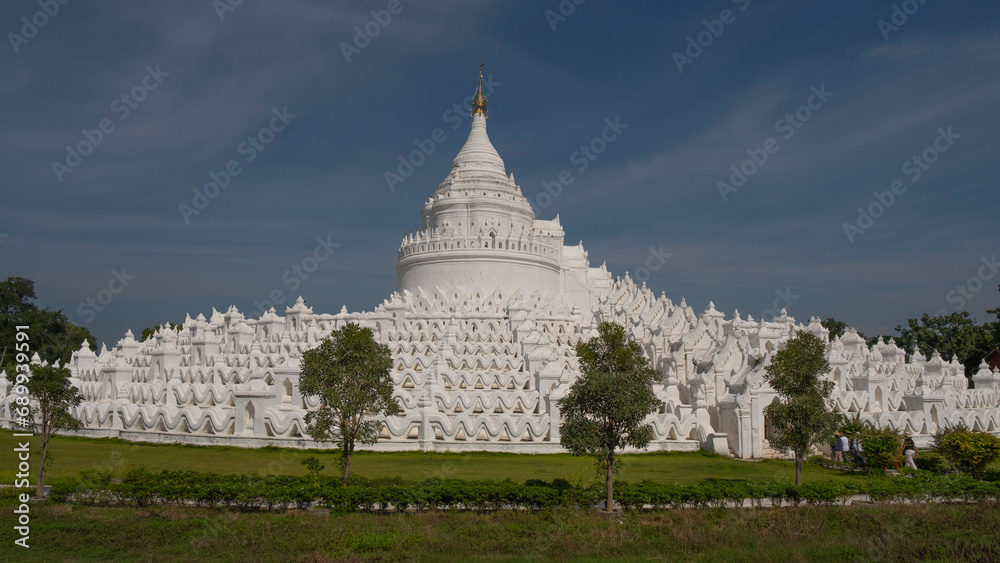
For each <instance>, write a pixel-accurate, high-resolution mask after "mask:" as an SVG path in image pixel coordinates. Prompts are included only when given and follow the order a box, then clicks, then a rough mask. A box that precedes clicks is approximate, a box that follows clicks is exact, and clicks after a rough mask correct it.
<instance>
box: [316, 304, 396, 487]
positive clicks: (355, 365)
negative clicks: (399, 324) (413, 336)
mask: <svg viewBox="0 0 1000 563" xmlns="http://www.w3.org/2000/svg"><path fill="white" fill-rule="evenodd" d="M391 370H392V356H391V355H390V354H389V347H388V346H386V345H385V344H379V343H378V342H375V338H374V336H373V335H372V331H371V329H368V328H361V327H359V326H358V325H357V324H354V323H348V324H346V325H344V326H343V327H341V328H340V329H337V330H335V331H333V332H332V333H331V334H330V336H329V337H328V338H326V339H325V340H323V342H321V343H320V345H319V347H317V348H314V349H312V350H309V351H307V352H305V353H304V354H303V355H302V375H301V379H300V381H299V389H300V390H301V391H302V393H303V394H305V395H315V396H318V397H319V399H320V405H319V408H318V409H317V410H315V411H311V412H309V413H307V414H306V417H305V421H306V429H307V431H308V432H309V435H310V436H312V438H313V439H314V440H316V441H318V442H328V441H332V442H336V443H337V445H338V447H339V449H340V464H341V471H342V474H343V478H344V484H345V485H346V484H347V479H348V478H349V477H350V476H351V457H352V456H353V455H354V446H355V444H374V443H375V442H377V441H378V435H379V432H380V431H381V430H382V426H383V424H384V422H383V421H381V420H372V418H373V417H378V416H392V415H395V414H398V413H399V412H400V410H401V409H400V407H399V404H398V403H397V402H396V399H394V398H393V396H392V393H393V385H392V376H391V374H390V372H391Z"/></svg>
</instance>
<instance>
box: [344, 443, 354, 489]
mask: <svg viewBox="0 0 1000 563" xmlns="http://www.w3.org/2000/svg"><path fill="white" fill-rule="evenodd" d="M353 455H354V452H352V451H349V452H347V453H346V454H345V455H344V458H345V460H344V486H345V487H346V486H347V480H348V479H350V478H351V456H353Z"/></svg>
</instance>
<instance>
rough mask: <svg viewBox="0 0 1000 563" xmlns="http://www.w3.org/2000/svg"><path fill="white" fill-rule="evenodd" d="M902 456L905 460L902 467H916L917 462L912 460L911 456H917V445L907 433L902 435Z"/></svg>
mask: <svg viewBox="0 0 1000 563" xmlns="http://www.w3.org/2000/svg"><path fill="white" fill-rule="evenodd" d="M903 457H905V458H906V462H905V463H904V464H903V466H904V467H906V468H908V469H916V468H917V464H916V463H914V461H913V458H915V457H917V445H916V444H914V443H913V438H911V437H910V436H909V435H904V436H903Z"/></svg>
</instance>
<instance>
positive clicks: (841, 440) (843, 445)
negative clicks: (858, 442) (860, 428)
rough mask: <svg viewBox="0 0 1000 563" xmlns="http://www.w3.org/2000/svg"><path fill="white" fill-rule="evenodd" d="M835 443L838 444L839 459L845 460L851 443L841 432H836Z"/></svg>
mask: <svg viewBox="0 0 1000 563" xmlns="http://www.w3.org/2000/svg"><path fill="white" fill-rule="evenodd" d="M838 434H840V436H839V437H838V438H837V444H838V445H840V451H841V454H840V461H847V452H849V451H851V443H850V441H849V440H848V439H847V436H845V435H844V434H843V433H842V432H838Z"/></svg>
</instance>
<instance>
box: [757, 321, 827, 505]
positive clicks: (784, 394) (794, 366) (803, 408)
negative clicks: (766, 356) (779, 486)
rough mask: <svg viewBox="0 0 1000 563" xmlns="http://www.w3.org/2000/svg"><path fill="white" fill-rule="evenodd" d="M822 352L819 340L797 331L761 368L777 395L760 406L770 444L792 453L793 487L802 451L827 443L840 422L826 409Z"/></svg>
mask: <svg viewBox="0 0 1000 563" xmlns="http://www.w3.org/2000/svg"><path fill="white" fill-rule="evenodd" d="M825 352H826V344H824V342H823V341H822V340H820V339H819V338H817V337H816V336H813V335H812V334H809V333H806V332H799V333H798V334H796V335H795V336H794V337H793V338H791V339H789V340H788V342H787V343H786V347H785V349H784V350H781V351H779V352H778V353H776V354H775V355H774V357H773V358H772V360H771V363H770V364H769V365H768V366H767V367H766V368H764V379H766V380H767V382H768V383H770V384H771V387H772V388H774V390H775V391H776V392H777V393H778V396H779V400H778V402H776V403H772V404H770V405H768V406H767V407H766V408H765V409H764V414H765V415H766V416H767V417H768V418H769V419H770V421H771V425H772V426H773V428H774V436H773V437H772V439H771V444H772V446H773V447H776V448H782V449H790V450H792V451H793V452H794V453H795V485H796V486H798V485H801V484H802V462H803V460H804V459H805V456H806V453H807V452H808V451H809V449H810V448H812V446H813V444H816V443H826V442H829V441H830V440H831V439H832V438H833V431H834V430H835V429H836V428H837V426H838V425H839V424H840V422H841V417H840V415H838V414H836V413H832V412H829V411H828V409H827V408H828V404H827V403H828V402H829V399H830V393H832V392H833V387H834V385H833V382H832V381H826V380H823V379H820V377H821V376H822V375H823V374H825V373H826V372H828V371H830V364H829V363H827V361H826V355H825Z"/></svg>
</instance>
